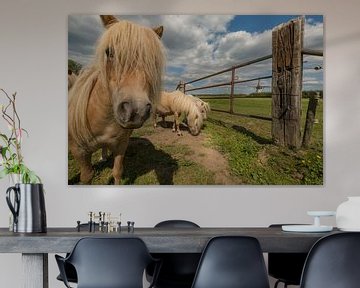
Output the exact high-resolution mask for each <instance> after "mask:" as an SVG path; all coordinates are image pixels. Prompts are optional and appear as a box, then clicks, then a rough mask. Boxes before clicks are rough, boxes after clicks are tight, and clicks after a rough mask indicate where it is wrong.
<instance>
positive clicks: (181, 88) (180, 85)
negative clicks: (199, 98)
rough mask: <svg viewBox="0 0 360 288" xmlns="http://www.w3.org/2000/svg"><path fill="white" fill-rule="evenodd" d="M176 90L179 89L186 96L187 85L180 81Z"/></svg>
mask: <svg viewBox="0 0 360 288" xmlns="http://www.w3.org/2000/svg"><path fill="white" fill-rule="evenodd" d="M176 89H179V90H180V91H181V92H182V93H184V94H185V83H184V82H183V81H180V82H179V84H178V88H176Z"/></svg>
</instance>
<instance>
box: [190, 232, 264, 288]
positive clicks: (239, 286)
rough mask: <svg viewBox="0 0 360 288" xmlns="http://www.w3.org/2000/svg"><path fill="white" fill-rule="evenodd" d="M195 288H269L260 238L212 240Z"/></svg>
mask: <svg viewBox="0 0 360 288" xmlns="http://www.w3.org/2000/svg"><path fill="white" fill-rule="evenodd" d="M192 288H269V280H268V277H267V271H266V267H265V262H264V257H263V255H262V251H261V247H260V244H259V242H258V240H257V239H256V238H253V237H248V236H220V237H215V238H212V239H211V240H210V241H209V243H208V244H207V246H206V247H205V250H204V252H203V254H202V257H201V259H200V263H199V267H198V269H197V272H196V275H195V279H194V283H193V285H192Z"/></svg>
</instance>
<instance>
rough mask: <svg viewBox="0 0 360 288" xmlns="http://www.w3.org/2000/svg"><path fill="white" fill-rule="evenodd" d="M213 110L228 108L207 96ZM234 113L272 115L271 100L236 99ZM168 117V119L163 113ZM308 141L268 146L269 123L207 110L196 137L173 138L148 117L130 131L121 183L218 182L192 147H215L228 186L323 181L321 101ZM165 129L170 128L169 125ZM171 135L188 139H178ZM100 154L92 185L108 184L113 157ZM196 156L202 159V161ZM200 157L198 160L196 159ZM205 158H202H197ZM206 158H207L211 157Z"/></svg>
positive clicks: (75, 173) (72, 179) (74, 173)
mask: <svg viewBox="0 0 360 288" xmlns="http://www.w3.org/2000/svg"><path fill="white" fill-rule="evenodd" d="M206 101H207V102H209V103H210V105H211V107H212V108H213V109H221V110H228V109H229V102H228V100H225V99H212V100H206ZM307 105H308V99H303V100H302V116H303V119H302V127H304V124H305V117H306V111H307ZM234 112H236V113H242V114H253V115H259V116H267V117H269V116H270V115H271V98H237V99H235V100H234ZM167 119H168V121H170V120H171V119H172V118H171V117H168V118H167ZM316 119H317V121H316V124H314V129H313V134H312V140H311V144H310V146H309V147H308V148H307V149H299V150H292V149H288V148H284V147H278V146H276V145H274V144H273V141H272V137H271V122H270V121H266V120H260V119H255V118H248V117H240V116H235V115H230V114H228V113H222V112H216V111H211V112H210V113H209V115H208V119H207V120H206V121H205V126H204V129H203V130H202V132H201V139H202V140H201V141H200V140H199V139H200V138H199V137H198V136H191V135H190V134H188V133H187V132H186V131H183V133H184V134H185V135H184V136H176V135H172V137H174V139H175V140H174V141H173V142H169V141H168V139H167V138H168V136H167V134H166V135H163V134H162V133H161V132H159V130H154V128H153V127H152V121H151V120H148V121H147V122H146V124H145V125H144V126H143V127H142V128H140V129H138V130H135V131H134V133H133V135H132V138H131V140H130V145H129V147H128V150H127V152H126V155H125V162H124V174H123V179H122V184H129V185H158V184H165V185H173V184H174V185H186V184H191V185H196V184H204V185H211V184H219V183H218V182H217V180H216V174H217V173H218V172H220V171H218V172H217V171H216V170H214V169H209V167H207V165H206V163H209V162H208V161H205V160H209V159H205V158H206V157H208V156H207V155H205V153H204V155H201V153H197V154H196V157H195V152H194V148H195V146H196V147H197V148H198V149H197V150H199V147H200V148H201V147H204V149H214V150H216V151H217V152H219V153H220V154H221V155H222V157H223V158H224V159H225V161H226V162H227V165H226V168H224V167H219V169H227V170H229V171H227V172H228V173H227V174H228V175H229V177H231V183H232V184H242V185H322V184H323V181H324V180H323V163H324V159H323V158H324V157H323V102H322V100H319V103H318V108H317V112H316ZM169 129H170V128H169ZM176 137H187V139H188V141H186V143H185V144H184V141H178V142H180V143H177V141H176V139H177V138H176ZM100 155H101V152H100V151H97V152H96V153H94V154H93V157H92V162H93V166H94V169H95V177H94V179H93V181H92V184H93V185H106V184H112V183H113V179H112V176H111V167H112V160H111V158H110V159H109V160H107V161H100V160H99V158H100ZM201 157H204V158H203V159H201ZM199 159H200V160H199ZM202 160H204V161H202ZM210 160H211V159H210ZM68 176H69V178H68V183H69V184H70V185H71V184H78V182H79V169H78V166H77V164H76V163H75V161H74V159H73V158H72V156H71V155H70V153H69V157H68Z"/></svg>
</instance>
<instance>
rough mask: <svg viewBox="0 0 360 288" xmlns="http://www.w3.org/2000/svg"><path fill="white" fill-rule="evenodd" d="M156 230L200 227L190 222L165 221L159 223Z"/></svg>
mask: <svg viewBox="0 0 360 288" xmlns="http://www.w3.org/2000/svg"><path fill="white" fill-rule="evenodd" d="M155 228H200V226H199V225H197V224H196V223H194V222H191V221H188V220H165V221H162V222H159V223H157V224H156V225H155Z"/></svg>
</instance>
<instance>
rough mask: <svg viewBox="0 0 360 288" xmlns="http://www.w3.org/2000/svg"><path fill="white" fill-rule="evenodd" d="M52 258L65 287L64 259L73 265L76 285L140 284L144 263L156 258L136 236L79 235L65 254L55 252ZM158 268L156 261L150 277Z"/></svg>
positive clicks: (111, 287) (133, 287)
mask: <svg viewBox="0 0 360 288" xmlns="http://www.w3.org/2000/svg"><path fill="white" fill-rule="evenodd" d="M55 258H56V262H57V264H58V267H59V270H60V275H61V277H62V279H63V282H64V284H65V286H66V287H70V285H69V282H68V279H67V275H66V272H65V263H69V264H71V265H73V266H74V268H75V270H76V273H77V283H78V284H77V287H78V288H88V287H102V288H114V287H116V288H130V287H131V288H137V287H138V288H142V287H143V274H144V271H145V269H146V267H147V266H148V265H149V264H151V263H153V262H156V260H155V259H153V258H152V257H151V255H150V254H149V251H148V249H147V247H146V245H145V243H144V242H143V241H142V240H141V239H139V238H106V237H102V238H82V239H80V240H79V241H78V242H77V244H76V245H75V247H74V249H73V251H72V252H71V253H70V255H69V256H68V257H66V258H63V257H61V256H59V255H55ZM158 268H159V265H158V266H156V268H155V272H154V275H155V277H154V280H156V275H157V273H158V270H159V269H158ZM150 287H153V283H151V285H150Z"/></svg>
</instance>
